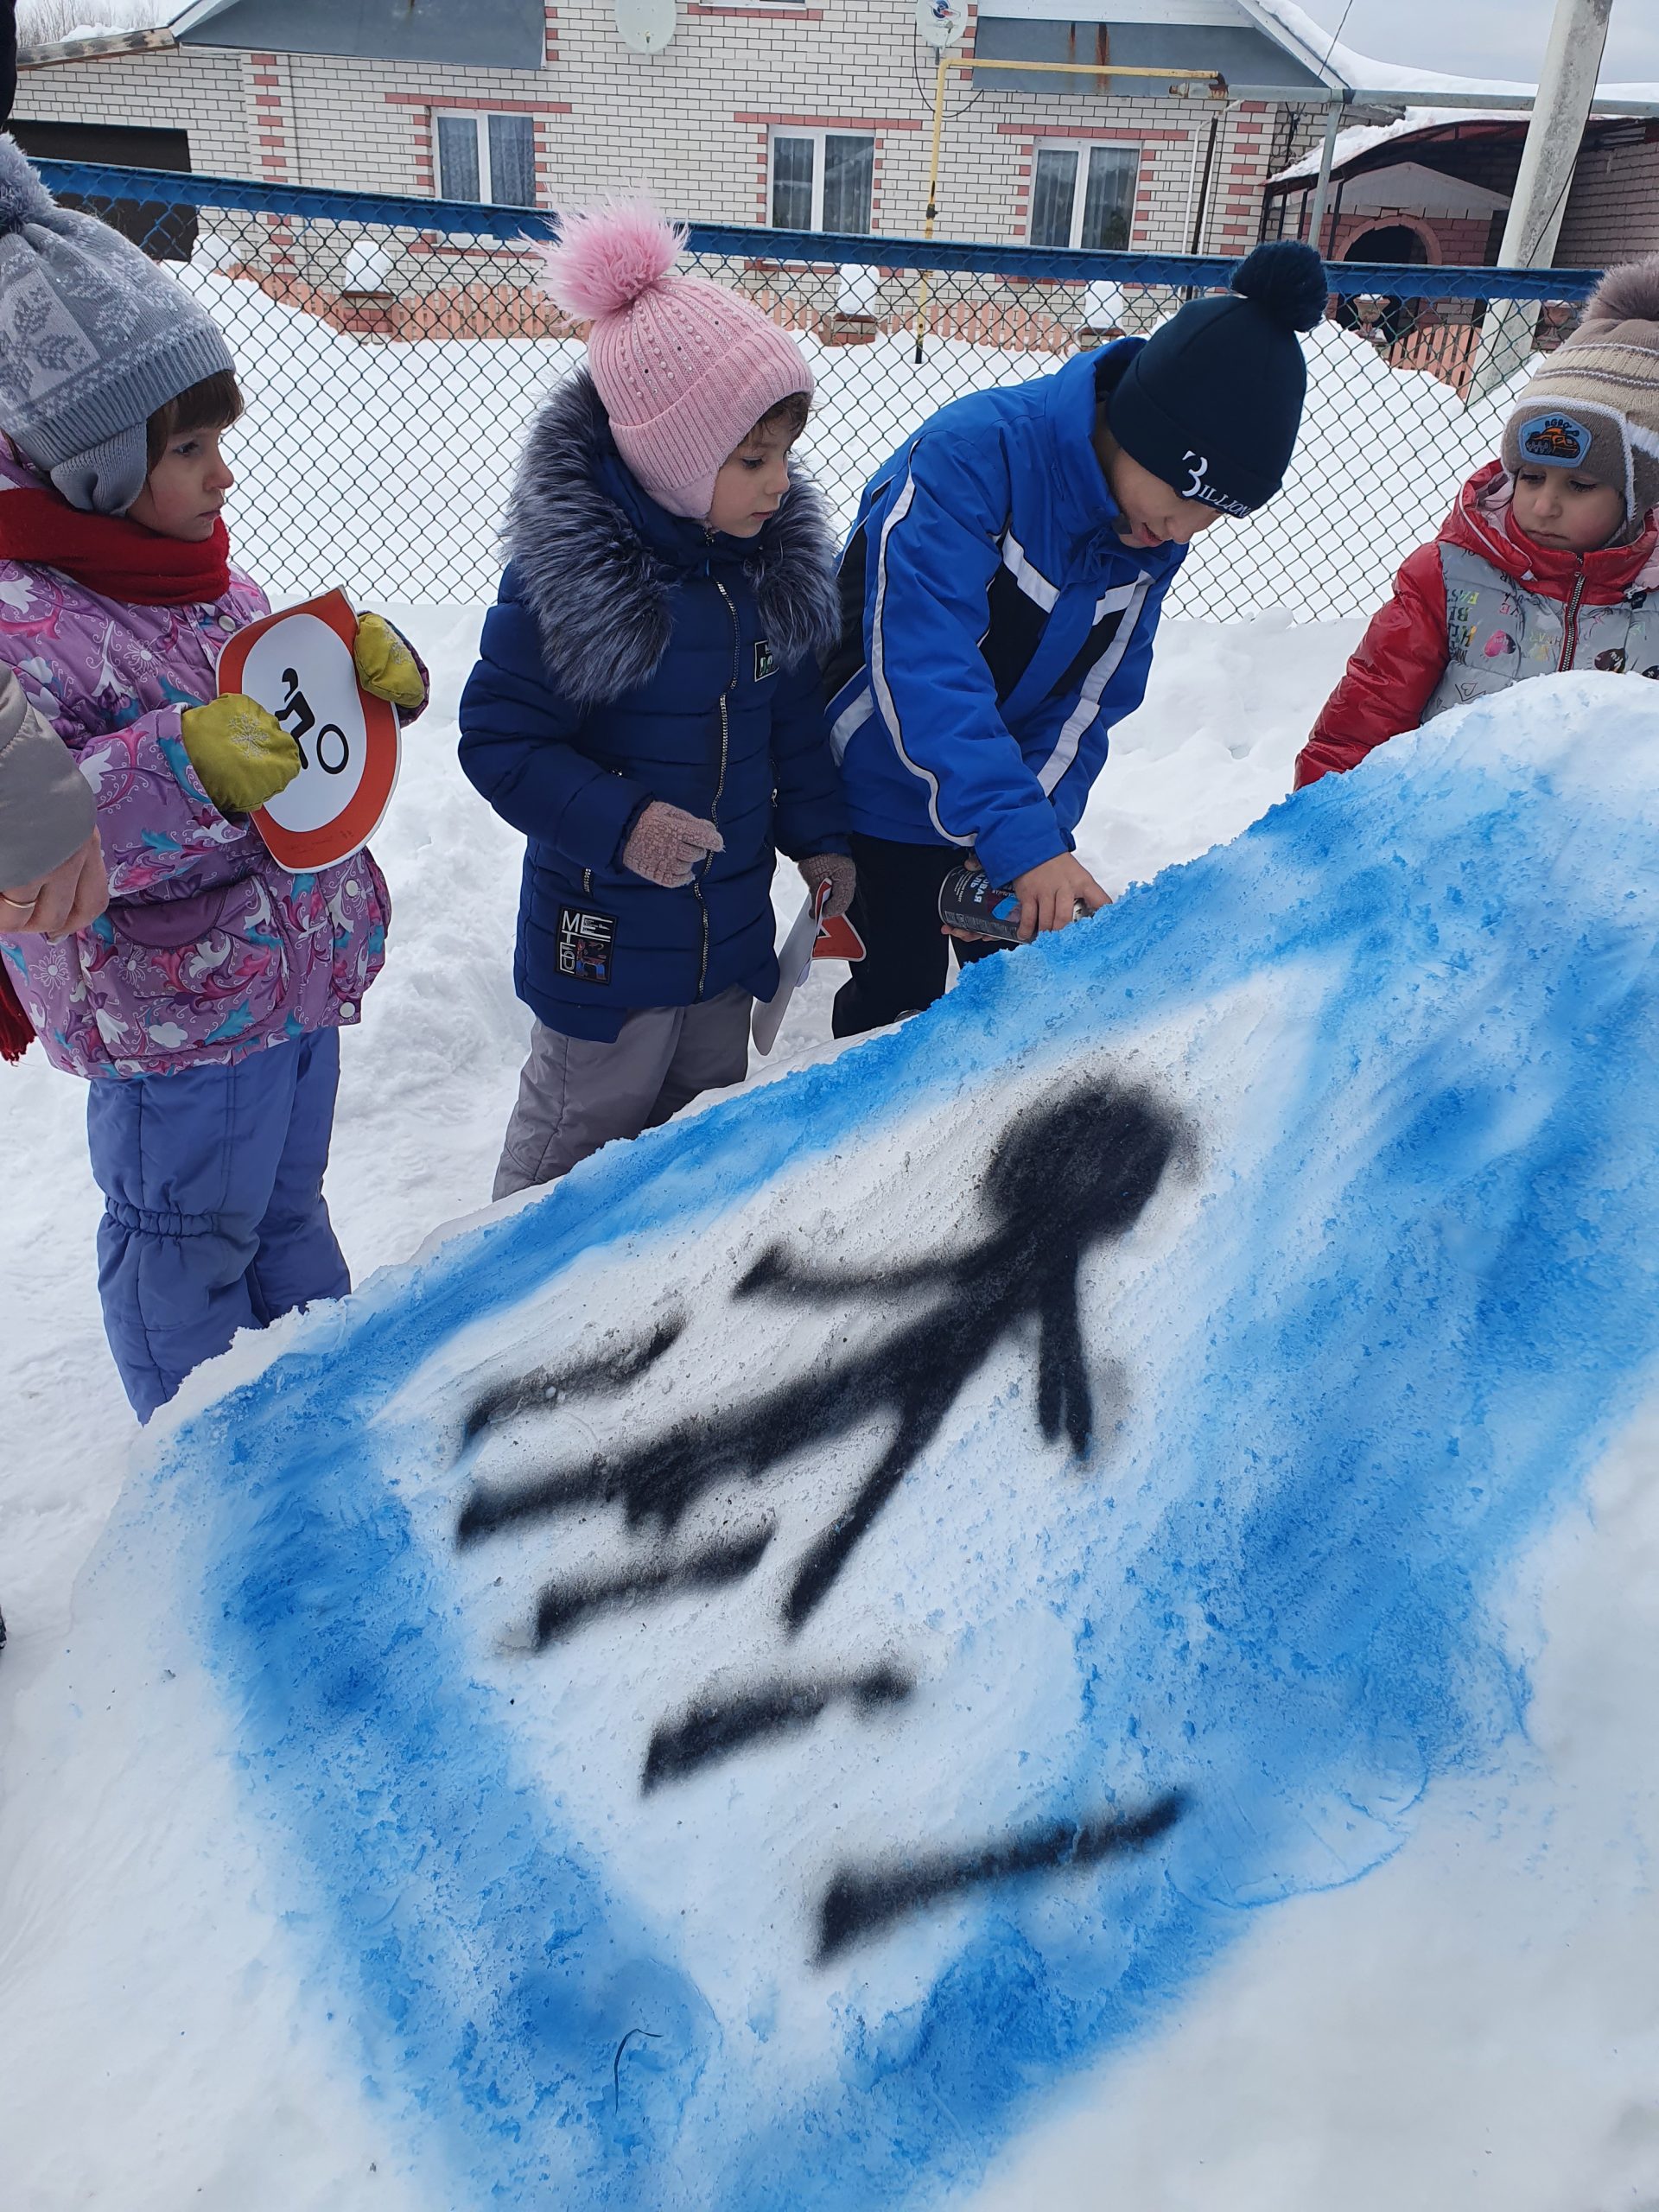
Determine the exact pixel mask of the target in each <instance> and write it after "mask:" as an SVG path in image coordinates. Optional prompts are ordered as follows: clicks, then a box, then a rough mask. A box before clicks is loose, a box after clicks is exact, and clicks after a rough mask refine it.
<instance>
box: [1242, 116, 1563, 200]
mask: <svg viewBox="0 0 1659 2212" xmlns="http://www.w3.org/2000/svg"><path fill="white" fill-rule="evenodd" d="M1528 120H1529V116H1528V111H1527V110H1526V109H1525V108H1468V107H1408V109H1407V110H1406V111H1405V113H1404V114H1403V115H1402V116H1397V117H1396V118H1395V120H1394V121H1393V122H1392V123H1356V124H1352V125H1351V126H1350V128H1349V129H1348V130H1338V133H1337V137H1336V143H1335V145H1334V146H1333V147H1332V154H1331V174H1332V176H1335V175H1338V172H1339V171H1340V170H1341V168H1342V167H1343V165H1344V162H1352V161H1357V160H1358V158H1359V156H1361V155H1362V154H1369V153H1370V152H1371V151H1372V150H1373V149H1374V148H1376V147H1378V146H1384V145H1386V144H1387V143H1389V140H1390V139H1391V138H1414V137H1416V135H1417V133H1418V132H1419V131H1421V130H1440V129H1442V128H1444V126H1445V125H1446V124H1450V123H1525V122H1527V121H1528ZM1319 150H1320V149H1319V147H1317V146H1316V147H1315V148H1314V149H1313V152H1312V153H1310V154H1304V155H1303V156H1302V157H1301V159H1300V161H1295V162H1292V163H1291V164H1290V166H1289V168H1283V169H1281V170H1280V171H1279V174H1278V175H1276V176H1272V177H1269V178H1268V183H1269V184H1294V183H1295V182H1296V181H1298V179H1300V178H1301V177H1305V176H1307V177H1314V176H1317V175H1319Z"/></svg>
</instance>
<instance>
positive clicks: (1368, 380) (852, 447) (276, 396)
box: [188, 240, 1514, 620]
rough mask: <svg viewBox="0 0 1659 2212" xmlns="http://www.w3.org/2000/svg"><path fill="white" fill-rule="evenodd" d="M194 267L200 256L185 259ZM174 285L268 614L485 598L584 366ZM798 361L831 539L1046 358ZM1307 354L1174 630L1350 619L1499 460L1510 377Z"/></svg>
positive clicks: (542, 352) (513, 346)
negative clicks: (216, 343)
mask: <svg viewBox="0 0 1659 2212" xmlns="http://www.w3.org/2000/svg"><path fill="white" fill-rule="evenodd" d="M230 250H231V249H230V248H229V247H228V246H227V247H226V251H230ZM213 251H214V247H213V242H212V241H211V240H208V241H207V242H206V243H204V245H203V247H202V249H201V251H200V257H199V261H205V260H206V259H207V258H209V257H211V255H212V253H213ZM188 281H189V283H190V284H191V286H192V288H193V289H194V290H195V291H196V293H197V295H198V296H199V297H200V300H201V301H202V303H203V305H204V306H205V307H207V308H208V309H209V311H210V312H211V313H212V314H213V315H214V316H215V317H216V319H217V320H218V321H219V322H220V323H221V324H222V326H223V327H224V328H225V330H226V334H228V336H229V338H230V340H231V343H232V346H233V348H234V349H235V352H236V354H237V359H238V363H239V364H240V368H241V375H242V381H243V385H244V388H245V391H246V393H247V396H248V403H249V404H248V412H247V414H246V416H245V417H244V418H243V421H242V422H241V423H239V424H238V426H237V429H236V430H235V432H234V433H233V434H232V439H231V441H230V442H229V445H228V447H227V450H228V452H229V454H230V456H231V459H232V464H233V465H234V467H236V469H237V472H238V476H239V478H240V488H239V490H238V493H237V495H236V498H235V502H234V504H233V507H232V538H233V542H234V543H235V544H236V545H237V547H238V551H239V552H240V554H241V556H242V557H243V558H244V559H245V561H246V562H247V563H248V566H249V567H250V569H251V572H252V573H253V574H254V575H257V577H258V578H259V580H260V582H262V583H263V584H264V585H265V587H266V588H267V589H268V590H270V593H271V594H272V595H273V597H278V598H280V597H288V598H300V597H302V596H303V595H304V594H307V593H308V592H310V591H313V590H315V588H316V586H317V582H318V578H319V575H321V574H324V573H326V574H327V576H328V577H329V578H330V580H331V581H334V582H339V583H341V584H343V585H344V586H345V587H346V588H347V590H349V591H350V592H351V593H352V594H353V596H354V597H360V598H366V599H368V600H369V601H371V603H372V602H373V601H376V600H384V599H399V600H404V601H410V600H421V601H442V602H444V603H449V602H452V601H460V602H466V601H477V600H482V599H488V598H489V597H490V596H491V595H492V594H493V591H494V588H495V579H496V575H497V574H498V571H499V548H498V544H497V530H498V526H499V519H500V516H501V512H502V509H503V507H504V505H505V501H506V496H507V491H508V487H509V486H510V484H511V481H512V470H513V467H514V464H515V462H516V461H517V458H518V452H519V449H520V448H521V445H522V443H523V434H524V426H525V425H526V423H528V422H529V421H530V419H531V416H532V415H533V414H534V413H535V410H536V409H537V406H538V405H539V404H540V403H541V401H542V399H543V397H544V396H545V394H546V392H547V391H548V389H549V388H550V386H551V385H553V384H555V383H556V381H557V380H558V379H559V378H561V377H562V376H563V375H566V374H567V373H569V371H570V369H571V368H572V367H574V366H575V365H576V364H577V363H579V362H580V361H581V360H582V347H581V346H580V345H578V344H577V343H576V342H575V340H552V339H546V340H531V339H477V340H442V341H440V340H424V341H420V342H416V343H410V344H397V345H385V344H379V343H374V342H370V341H365V340H363V339H360V338H356V337H351V336H347V335H346V334H343V333H342V332H340V331H337V330H334V329H331V328H330V327H328V326H327V324H326V323H323V322H321V321H319V320H318V319H317V318H316V317H315V315H307V314H304V313H302V311H301V310H300V309H299V308H294V307H286V306H283V305H282V304H280V303H279V302H277V301H274V300H271V299H270V298H268V297H267V296H266V295H265V294H264V292H262V291H260V290H259V289H258V288H257V286H256V285H254V284H252V283H248V282H246V281H245V280H241V279H238V278H233V277H223V276H219V275H218V274H216V273H214V272H213V270H209V269H207V268H206V267H203V266H200V265H198V266H195V267H193V268H192V269H191V270H189V271H188ZM987 282H988V283H989V282H990V280H987ZM1165 297H1166V305H1167V306H1168V307H1171V308H1173V306H1174V305H1175V304H1176V296H1175V295H1174V294H1173V292H1172V293H1169V294H1167V295H1166V296H1165ZM1144 305H1145V302H1141V303H1138V308H1137V313H1138V312H1139V308H1141V307H1144ZM1137 327H1140V325H1139V323H1138V321H1137ZM801 342H802V346H803V348H804V352H805V353H806V355H807V357H808V359H809V360H810V362H811V364H812V368H813V372H814V375H815V376H816V377H817V397H816V399H815V402H814V405H813V412H812V417H811V420H810V423H808V426H807V429H806V431H805V433H804V436H803V438H802V440H801V444H800V448H799V451H800V454H801V457H802V459H803V460H804V462H805V464H806V466H807V467H809V468H810V470H811V472H812V474H813V475H814V476H815V478H816V479H817V481H818V482H819V483H820V484H821V485H822V486H823V489H824V492H825V493H826V494H827V496H828V498H829V503H830V505H831V507H832V509H833V510H834V512H835V514H836V518H837V520H838V521H839V522H840V523H841V524H842V525H843V526H845V525H846V524H849V523H850V522H851V520H852V518H853V516H854V514H855V512H856V510H857V506H858V501H859V496H860V493H861V491H862V489H863V486H864V485H865V483H866V481H867V480H868V478H869V476H870V475H871V474H872V473H873V471H874V469H875V468H877V467H879V466H880V463H881V462H882V461H885V460H886V459H887V455H888V454H891V453H892V452H893V450H894V449H895V448H897V447H898V446H899V444H900V443H901V442H902V441H903V440H904V439H905V438H906V437H907V436H909V435H911V434H912V432H913V431H914V430H915V429H917V428H918V425H919V424H920V423H923V422H925V420H926V419H927V417H928V416H930V415H932V414H933V413H935V412H936V411H937V410H938V409H939V408H941V407H943V406H944V405H945V404H947V402H949V401H950V400H953V399H956V398H958V397H961V396H962V395H963V393H965V392H969V391H981V390H983V389H985V388H986V387H987V386H988V385H1007V384H1019V383H1022V382H1024V381H1025V380H1026V379H1027V378H1031V377H1033V376H1040V375H1043V374H1045V373H1046V372H1049V371H1051V370H1052V369H1054V368H1056V367H1058V365H1059V363H1058V358H1057V357H1056V356H1055V355H1053V354H1052V353H1016V352H1010V351H1007V350H1005V349H1002V348H999V347H995V346H978V345H969V344H968V343H967V342H965V341H964V340H955V339H943V338H941V339H934V340H930V342H929V344H928V346H927V349H926V353H925V359H924V360H923V361H922V363H921V364H920V365H918V364H917V362H916V360H915V359H914V353H913V347H912V342H911V340H910V339H909V338H908V337H906V336H905V335H903V334H897V333H893V334H887V335H886V336H883V337H881V338H880V339H878V340H876V341H875V342H874V344H873V345H868V346H836V347H826V346H821V345H819V344H818V343H817V340H814V339H811V338H804V339H803V340H802V341H801ZM1307 353H1308V358H1309V379H1308V396H1307V404H1306V411H1305V413H1304V416H1303V421H1302V428H1301V435H1300V440H1299V442H1298V445H1297V449H1296V453H1295V456H1294V460H1293V461H1292V464H1291V467H1290V472H1289V474H1288V476H1287V480H1286V484H1285V488H1284V490H1283V491H1282V493H1280V495H1279V496H1278V497H1277V498H1276V499H1274V501H1273V502H1272V504H1271V505H1269V506H1268V507H1267V508H1265V509H1264V510H1263V511H1262V513H1261V514H1259V515H1257V516H1255V518H1252V520H1251V521H1250V522H1249V524H1248V525H1246V527H1245V528H1244V529H1243V530H1242V531H1240V530H1229V531H1224V530H1215V531H1209V532H1208V533H1207V534H1206V535H1205V537H1202V538H1201V539H1200V540H1199V541H1198V543H1197V544H1196V545H1195V546H1194V548H1193V550H1192V556H1191V558H1190V559H1189V560H1188V561H1187V563H1186V564H1185V568H1184V569H1183V570H1182V572H1181V575H1179V578H1178V579H1177V581H1176V584H1175V588H1174V590H1173V593H1172V594H1171V598H1170V612H1171V613H1174V614H1179V615H1184V616H1188V617H1192V618H1194V619H1197V618H1201V617H1210V618H1216V619H1221V620H1226V619H1230V618H1232V617H1235V616H1240V615H1246V614H1249V613H1254V612H1255V611H1256V610H1258V609H1260V608H1262V607H1275V606H1280V607H1287V608H1289V609H1290V611H1291V613H1293V614H1294V616H1295V617H1296V619H1297V620H1310V619H1322V618H1324V617H1325V616H1329V615H1348V614H1352V613H1358V612H1362V611H1365V610H1368V609H1369V608H1370V607H1372V606H1374V605H1375V604H1376V601H1377V600H1378V598H1380V597H1381V595H1382V594H1383V591H1384V590H1385V589H1386V588H1387V585H1388V582H1389V578H1390V577H1391V576H1392V575H1393V573H1394V571H1395V569H1396V568H1397V567H1398V566H1399V564H1400V563H1401V562H1402V560H1403V559H1404V557H1405V556H1406V555H1407V553H1408V552H1409V551H1410V550H1411V548H1412V547H1413V546H1414V545H1415V544H1418V543H1421V540H1422V539H1423V537H1426V536H1427V535H1428V534H1430V533H1431V532H1432V531H1433V530H1434V529H1435V528H1437V527H1438V525H1439V524H1440V521H1441V520H1442V519H1443V518H1444V517H1445V515H1446V511H1447V509H1448V507H1449V506H1450V505H1451V502H1452V496H1453V494H1454V493H1455V492H1456V489H1457V486H1459V483H1460V482H1461V481H1462V480H1463V479H1464V478H1465V476H1466V475H1468V474H1469V473H1470V472H1471V469H1473V468H1474V467H1476V466H1477V465H1478V463H1479V462H1481V461H1484V460H1486V459H1488V458H1489V457H1490V456H1491V454H1492V453H1493V452H1494V451H1495V450H1496V448H1497V442H1498V435H1499V432H1500V430H1501V428H1502V424H1503V417H1504V415H1505V413H1506V412H1507V408H1508V404H1509V399H1510V394H1511V391H1512V390H1513V388H1514V384H1513V380H1511V383H1510V384H1509V385H1504V386H1503V388H1502V389H1501V390H1499V391H1496V392H1494V393H1492V394H1491V395H1489V396H1488V397H1486V398H1484V399H1483V400H1479V401H1477V402H1476V403H1475V404H1473V405H1472V406H1470V407H1465V405H1464V404H1463V403H1462V401H1461V400H1459V397H1458V396H1457V394H1456V393H1455V392H1454V391H1452V390H1451V389H1450V387H1449V386H1447V385H1444V384H1441V383H1440V382H1439V381H1438V380H1437V379H1436V378H1433V377H1432V376H1430V375H1429V374H1428V373H1427V372H1426V371H1423V370H1410V371H1402V370H1398V369H1393V368H1390V367H1389V365H1387V363H1386V362H1384V361H1383V360H1382V359H1380V358H1379V356H1378V355H1377V353H1376V350H1375V349H1374V348H1373V347H1372V346H1371V345H1370V343H1369V342H1368V341H1367V340H1364V339H1363V338H1360V337H1358V336H1357V335H1356V334H1354V333H1353V332H1352V331H1348V330H1344V329H1342V328H1340V327H1338V325H1337V324H1336V323H1334V322H1324V323H1321V324H1320V325H1319V327H1318V328H1317V329H1316V330H1314V331H1313V332H1311V333H1310V334H1309V335H1308V339H1307Z"/></svg>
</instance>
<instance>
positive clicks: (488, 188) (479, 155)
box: [433, 115, 536, 207]
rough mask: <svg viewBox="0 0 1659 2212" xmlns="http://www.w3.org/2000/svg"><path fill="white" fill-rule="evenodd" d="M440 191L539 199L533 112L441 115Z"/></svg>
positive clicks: (456, 196)
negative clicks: (520, 113) (529, 113)
mask: <svg viewBox="0 0 1659 2212" xmlns="http://www.w3.org/2000/svg"><path fill="white" fill-rule="evenodd" d="M433 124H434V128H435V135H436V137H437V142H438V197H439V198H440V199H441V200H487V201H490V202H492V203H493V205H495V206H497V207H534V206H535V205H536V120H535V118H534V117H533V116H529V115H439V116H435V117H434V118H433Z"/></svg>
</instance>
